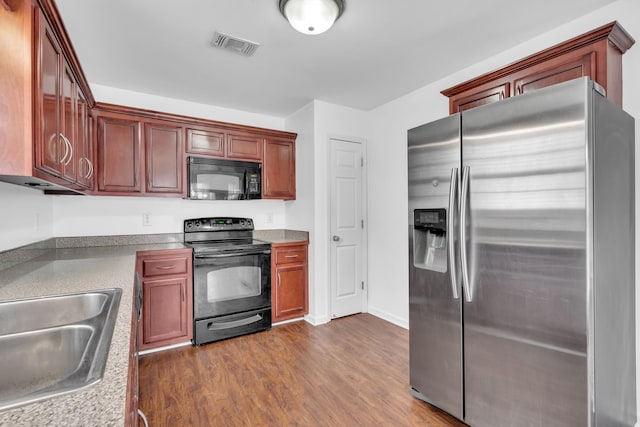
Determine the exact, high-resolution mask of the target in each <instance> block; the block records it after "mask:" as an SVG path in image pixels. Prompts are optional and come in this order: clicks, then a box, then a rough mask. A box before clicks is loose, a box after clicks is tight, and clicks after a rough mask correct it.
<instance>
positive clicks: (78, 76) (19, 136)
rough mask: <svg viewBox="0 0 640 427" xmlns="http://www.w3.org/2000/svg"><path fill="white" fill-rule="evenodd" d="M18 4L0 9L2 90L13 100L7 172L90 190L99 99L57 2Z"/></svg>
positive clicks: (4, 130)
mask: <svg viewBox="0 0 640 427" xmlns="http://www.w3.org/2000/svg"><path fill="white" fill-rule="evenodd" d="M11 5H12V7H11V8H10V10H7V9H4V8H2V9H0V14H1V15H0V19H1V20H2V25H0V38H2V39H3V40H4V42H5V43H2V44H0V55H1V56H2V58H3V60H2V64H3V65H2V66H0V72H2V77H3V78H2V83H0V91H1V93H2V94H3V99H4V101H5V102H6V103H7V104H6V105H5V108H0V110H2V111H3V116H2V118H1V120H0V134H2V135H3V136H4V137H3V146H4V147H3V149H2V150H1V151H0V155H1V159H2V162H0V176H2V177H3V179H4V180H7V181H9V182H19V183H26V184H27V185H31V186H41V188H52V189H55V190H59V191H62V190H65V189H72V190H76V191H89V190H91V189H92V187H93V180H92V177H93V175H92V170H93V157H92V155H93V150H92V148H91V139H90V129H89V126H90V124H89V119H88V111H89V109H90V108H91V107H92V105H93V103H94V101H93V97H92V95H91V92H90V91H89V86H88V84H87V82H86V79H85V77H84V74H83V73H82V69H81V68H80V65H79V63H78V61H77V59H76V57H75V55H74V52H73V48H72V47H71V44H70V41H69V39H68V36H67V34H66V31H65V29H64V27H63V25H62V22H61V21H60V18H59V15H58V11H57V9H56V7H55V3H54V2H53V1H51V0H42V1H39V2H37V3H36V2H35V1H13V2H11ZM18 41H22V43H19V42H18ZM9 109H10V112H9ZM5 111H7V114H6V115H5V114H4V112H5ZM17 177H23V178H24V179H17ZM13 178H16V179H13ZM47 183H51V184H47ZM52 184H53V185H52Z"/></svg>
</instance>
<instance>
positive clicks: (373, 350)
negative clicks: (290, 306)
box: [140, 314, 464, 427]
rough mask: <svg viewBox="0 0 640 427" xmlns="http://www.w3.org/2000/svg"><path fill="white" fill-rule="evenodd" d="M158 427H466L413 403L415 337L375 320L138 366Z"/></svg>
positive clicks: (245, 341) (224, 344)
mask: <svg viewBox="0 0 640 427" xmlns="http://www.w3.org/2000/svg"><path fill="white" fill-rule="evenodd" d="M140 408H141V409H142V410H143V411H144V413H145V414H146V416H147V418H148V420H149V425H150V426H153V427H158V426H216V427H217V426H323V427H324V426H463V425H464V424H462V423H460V422H459V421H457V420H456V419H454V418H453V417H451V416H449V415H448V414H445V413H444V412H442V411H440V410H438V409H436V408H434V407H432V406H430V405H428V404H426V403H424V402H421V401H419V400H417V399H415V398H413V397H412V396H411V394H410V391H409V333H408V331H407V330H405V329H403V328H400V327H398V326H395V325H393V324H391V323H388V322H386V321H384V320H381V319H379V318H377V317H375V316H371V315H369V314H358V315H355V316H349V317H345V318H342V319H337V320H333V321H331V322H330V323H328V324H325V325H321V326H312V325H310V324H308V323H306V322H304V321H300V322H295V323H289V324H285V325H279V326H275V327H273V328H272V329H271V330H270V331H266V332H260V333H257V334H252V335H246V336H243V337H237V338H233V339H230V340H226V341H220V342H216V343H211V344H206V345H203V346H201V347H182V348H178V349H173V350H168V351H165V352H161V353H153V354H148V355H146V356H142V357H141V359H140Z"/></svg>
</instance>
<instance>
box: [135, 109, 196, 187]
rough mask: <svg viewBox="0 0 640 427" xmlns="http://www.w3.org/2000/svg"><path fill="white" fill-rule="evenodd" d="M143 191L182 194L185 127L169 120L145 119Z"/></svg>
mask: <svg viewBox="0 0 640 427" xmlns="http://www.w3.org/2000/svg"><path fill="white" fill-rule="evenodd" d="M144 128H145V133H144V135H145V138H144V140H145V146H144V150H145V153H146V177H147V181H146V185H147V187H146V192H147V193H164V194H168V193H175V194H178V195H180V196H182V195H183V193H184V181H185V176H186V175H185V174H184V172H183V171H184V168H185V165H184V164H185V158H184V141H183V140H184V137H183V135H184V128H182V127H181V126H176V125H175V124H173V123H169V122H158V121H154V122H145V124H144Z"/></svg>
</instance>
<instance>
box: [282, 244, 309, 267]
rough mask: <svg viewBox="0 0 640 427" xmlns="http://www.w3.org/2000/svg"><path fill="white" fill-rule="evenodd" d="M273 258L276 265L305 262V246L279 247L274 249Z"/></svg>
mask: <svg viewBox="0 0 640 427" xmlns="http://www.w3.org/2000/svg"><path fill="white" fill-rule="evenodd" d="M275 259H276V264H277V265H280V264H291V263H300V262H307V250H306V248H305V247H295V248H291V249H279V250H276V251H275Z"/></svg>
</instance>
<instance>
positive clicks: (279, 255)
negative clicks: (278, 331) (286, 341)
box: [271, 242, 309, 322]
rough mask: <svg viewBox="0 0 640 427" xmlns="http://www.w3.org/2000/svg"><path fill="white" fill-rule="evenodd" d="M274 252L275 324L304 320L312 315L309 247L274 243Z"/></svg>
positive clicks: (304, 244)
mask: <svg viewBox="0 0 640 427" xmlns="http://www.w3.org/2000/svg"><path fill="white" fill-rule="evenodd" d="M271 248H272V251H271V313H272V314H271V318H272V319H271V320H272V321H273V322H281V321H283V320H288V319H294V318H297V317H302V316H304V315H305V314H307V313H308V312H309V280H308V270H309V269H308V263H307V243H298V242H296V243H274V244H272V245H271Z"/></svg>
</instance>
